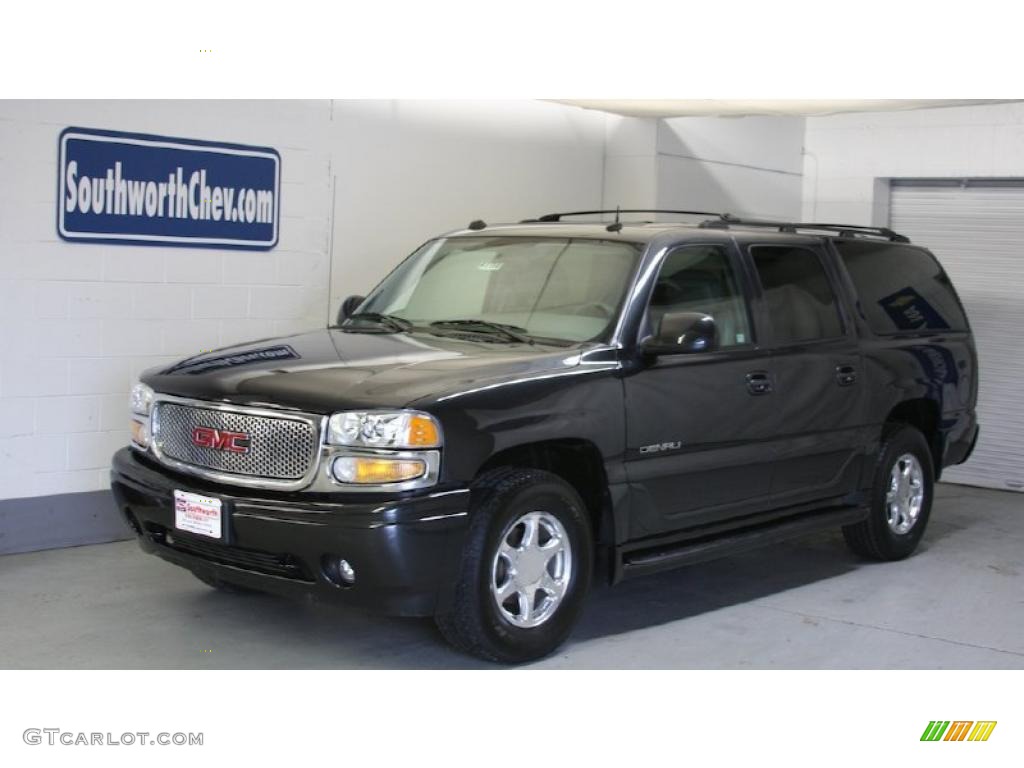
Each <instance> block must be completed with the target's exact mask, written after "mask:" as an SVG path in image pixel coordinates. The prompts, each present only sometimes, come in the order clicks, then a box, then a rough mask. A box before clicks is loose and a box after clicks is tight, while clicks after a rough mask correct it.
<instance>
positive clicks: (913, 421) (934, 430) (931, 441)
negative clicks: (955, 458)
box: [883, 397, 943, 480]
mask: <svg viewBox="0 0 1024 768" xmlns="http://www.w3.org/2000/svg"><path fill="white" fill-rule="evenodd" d="M940 421H941V417H940V410H939V404H938V403H937V402H936V401H935V400H933V399H932V398H929V397H917V398H910V399H907V400H903V401H901V402H900V403H897V404H896V405H895V406H893V408H892V409H891V410H890V411H889V413H888V415H887V416H886V418H885V426H884V427H883V430H884V429H885V428H888V426H889V425H892V424H907V425H909V426H911V427H914V428H915V429H917V430H918V431H919V432H920V433H921V434H922V435H924V439H925V441H926V442H927V443H928V448H929V449H930V451H931V455H932V466H933V467H934V469H935V479H936V480H938V479H939V475H940V474H941V472H942V455H943V445H942V442H943V439H942V430H941V429H940Z"/></svg>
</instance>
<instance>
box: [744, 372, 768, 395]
mask: <svg viewBox="0 0 1024 768" xmlns="http://www.w3.org/2000/svg"><path fill="white" fill-rule="evenodd" d="M747 391H748V392H749V393H750V394H752V395H768V394H771V393H772V392H773V391H774V387H773V386H772V380H771V377H770V376H769V375H768V374H767V373H766V372H764V371H751V372H750V373H748V374H747Z"/></svg>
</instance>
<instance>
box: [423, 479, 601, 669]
mask: <svg viewBox="0 0 1024 768" xmlns="http://www.w3.org/2000/svg"><path fill="white" fill-rule="evenodd" d="M538 510H541V511H543V512H545V513H547V514H550V515H552V516H553V517H555V518H557V520H558V522H559V523H561V525H562V526H563V528H564V530H565V534H566V537H567V538H568V540H569V544H570V547H571V553H572V568H571V571H570V574H569V576H568V587H567V589H566V592H565V594H564V596H563V597H562V598H561V602H559V603H558V604H557V606H556V607H555V609H554V612H553V613H552V614H551V615H550V617H548V618H547V619H546V620H544V622H543V623H541V624H540V625H538V626H536V627H530V628H523V627H518V626H515V625H514V624H513V623H512V622H510V621H509V620H508V619H507V618H506V617H505V616H504V615H503V614H502V612H501V610H500V609H499V607H498V604H497V600H496V599H495V598H494V596H493V595H492V593H491V577H492V567H493V563H494V559H495V556H496V554H497V549H498V546H499V545H500V543H501V541H502V540H503V539H504V538H505V536H506V535H507V534H508V531H509V530H510V526H512V524H513V523H514V522H515V521H516V520H518V519H519V518H520V517H521V516H522V515H524V514H526V513H528V512H531V511H538ZM593 562H594V561H593V543H592V537H591V531H590V520H589V517H588V515H587V509H586V506H585V505H584V504H583V501H582V500H581V499H580V497H579V494H577V493H576V491H575V489H573V488H572V486H570V485H569V484H568V483H566V482H565V481H564V480H562V479H561V478H560V477H558V476H557V475H553V474H551V473H550V472H544V471H542V470H538V469H524V468H517V467H503V468H499V469H496V470H493V471H491V472H487V473H485V474H484V475H482V476H481V477H480V478H479V479H478V480H477V481H476V482H474V484H473V489H472V498H471V504H470V528H469V533H468V535H467V539H466V545H465V549H464V551H463V557H462V563H461V570H460V576H459V581H458V583H457V585H456V588H455V595H454V600H453V603H452V605H451V608H450V610H448V611H447V612H445V613H443V614H438V615H437V616H436V617H435V621H436V622H437V626H438V628H439V629H440V630H441V634H442V635H444V637H445V639H446V640H447V641H448V642H449V643H451V644H452V645H453V646H455V647H456V648H458V649H459V650H460V651H463V652H464V653H468V654H471V655H473V656H478V657H480V658H482V659H486V660H488V661H497V662H502V663H507V664H508V663H520V662H525V661H531V660H533V659H538V658H541V657H543V656H546V655H548V654H549V653H551V652H552V651H554V650H555V649H556V648H558V646H560V645H561V644H562V643H563V642H564V641H565V639H566V638H567V637H568V636H569V633H570V632H571V631H572V628H573V626H574V624H575V623H576V620H577V619H578V618H579V614H580V611H581V609H582V607H583V602H584V599H585V598H586V595H587V591H588V590H589V589H590V582H591V577H592V575H593Z"/></svg>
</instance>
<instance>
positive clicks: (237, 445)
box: [192, 427, 252, 453]
mask: <svg viewBox="0 0 1024 768" xmlns="http://www.w3.org/2000/svg"><path fill="white" fill-rule="evenodd" d="M192 443H193V444H194V445H198V446H199V447H200V448H213V449H214V450H215V451H230V452H231V453H248V452H249V446H250V445H252V439H251V438H250V437H249V435H247V434H246V433H245V432H228V431H227V430H223V429H214V428H213V427H196V428H195V429H193V430H192Z"/></svg>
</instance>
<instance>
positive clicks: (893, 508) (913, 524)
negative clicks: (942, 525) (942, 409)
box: [843, 425, 935, 560]
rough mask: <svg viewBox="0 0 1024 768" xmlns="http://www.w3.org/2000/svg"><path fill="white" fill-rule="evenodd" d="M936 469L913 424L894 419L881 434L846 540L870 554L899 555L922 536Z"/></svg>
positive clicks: (892, 557) (887, 557) (896, 557)
mask: <svg viewBox="0 0 1024 768" xmlns="http://www.w3.org/2000/svg"><path fill="white" fill-rule="evenodd" d="M934 485H935V471H934V469H933V467H932V454H931V450H930V449H929V448H928V443H927V441H926V440H925V439H924V435H922V434H921V433H920V432H919V431H918V430H917V429H914V427H911V426H907V425H893V426H891V427H890V428H889V429H887V431H886V433H885V437H884V438H883V439H882V450H881V453H880V454H879V457H878V463H877V465H876V467H875V481H874V486H873V487H872V489H871V511H870V513H869V515H868V517H867V519H866V520H864V521H863V522H860V523H856V524H854V525H848V526H845V527H844V528H843V536H844V537H845V538H846V543H847V545H848V546H849V547H850V549H852V550H853V551H854V552H856V553H857V554H859V555H861V556H863V557H867V558H870V559H872V560H901V559H903V558H904V557H907V556H908V555H910V554H911V553H912V552H913V551H914V550H915V549H916V548H917V545H918V542H920V541H921V536H923V535H924V529H925V527H926V526H927V525H928V517H929V515H930V514H931V508H932V495H933V492H934Z"/></svg>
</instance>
